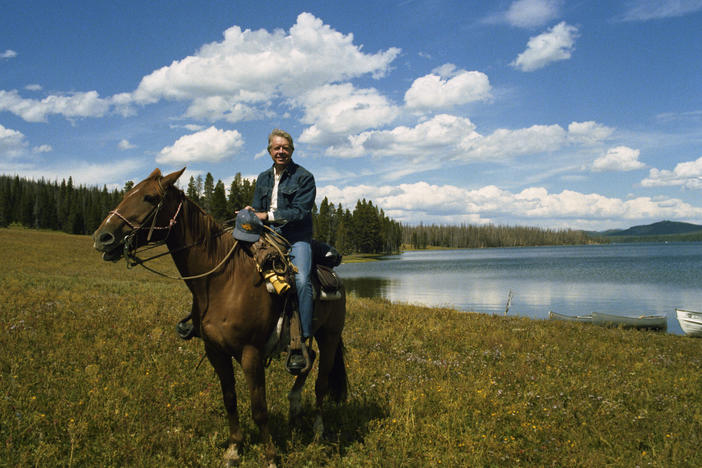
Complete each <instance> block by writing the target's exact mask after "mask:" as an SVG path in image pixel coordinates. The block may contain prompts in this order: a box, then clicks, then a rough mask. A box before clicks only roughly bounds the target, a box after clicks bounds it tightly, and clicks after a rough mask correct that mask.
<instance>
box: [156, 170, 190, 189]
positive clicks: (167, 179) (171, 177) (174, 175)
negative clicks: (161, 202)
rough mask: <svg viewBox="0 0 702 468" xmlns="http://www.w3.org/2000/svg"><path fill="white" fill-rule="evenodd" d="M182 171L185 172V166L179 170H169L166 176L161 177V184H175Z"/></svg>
mask: <svg viewBox="0 0 702 468" xmlns="http://www.w3.org/2000/svg"><path fill="white" fill-rule="evenodd" d="M183 172H185V168H183V169H181V170H179V171H175V172H171V173H170V174H168V175H167V176H164V177H163V179H161V184H162V185H163V186H164V187H168V186H170V185H173V184H175V181H176V180H178V177H180V176H181V175H182V174H183Z"/></svg>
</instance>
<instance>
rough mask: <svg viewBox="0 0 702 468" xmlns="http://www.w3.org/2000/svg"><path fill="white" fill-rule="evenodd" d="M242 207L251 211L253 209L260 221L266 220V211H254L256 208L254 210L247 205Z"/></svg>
mask: <svg viewBox="0 0 702 468" xmlns="http://www.w3.org/2000/svg"><path fill="white" fill-rule="evenodd" d="M244 209H245V210H251V211H253V212H254V214H255V215H256V217H257V218H258V219H260V220H261V221H268V212H265V211H264V212H263V213H260V212H258V211H256V210H254V209H253V208H252V207H251V206H247V207H245V208H244Z"/></svg>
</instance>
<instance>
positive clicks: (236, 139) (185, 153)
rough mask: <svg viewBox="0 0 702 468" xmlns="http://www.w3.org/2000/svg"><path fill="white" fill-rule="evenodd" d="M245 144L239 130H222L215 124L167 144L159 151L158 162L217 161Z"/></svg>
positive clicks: (235, 151)
mask: <svg viewBox="0 0 702 468" xmlns="http://www.w3.org/2000/svg"><path fill="white" fill-rule="evenodd" d="M243 144H244V139H243V138H242V136H241V134H240V133H239V132H238V131H236V130H220V129H218V128H215V127H214V126H213V127H210V128H207V129H205V130H202V131H200V132H197V133H192V134H190V135H184V136H182V137H180V138H178V140H176V142H175V143H174V144H173V145H172V146H166V147H165V148H163V149H162V150H161V151H160V152H159V153H158V156H156V162H158V163H167V164H173V163H186V164H187V163H192V162H196V161H208V162H217V161H221V160H222V159H224V158H227V157H230V156H233V155H235V154H236V153H237V152H238V151H239V150H240V149H241V147H242V145H243Z"/></svg>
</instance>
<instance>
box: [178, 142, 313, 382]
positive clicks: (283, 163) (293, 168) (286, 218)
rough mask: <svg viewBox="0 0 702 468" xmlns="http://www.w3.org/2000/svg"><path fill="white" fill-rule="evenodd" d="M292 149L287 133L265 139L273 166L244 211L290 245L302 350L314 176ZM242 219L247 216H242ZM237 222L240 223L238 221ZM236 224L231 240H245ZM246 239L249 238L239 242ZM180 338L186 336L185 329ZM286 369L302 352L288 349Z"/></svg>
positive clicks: (308, 316)
mask: <svg viewBox="0 0 702 468" xmlns="http://www.w3.org/2000/svg"><path fill="white" fill-rule="evenodd" d="M294 150H295V147H294V145H293V139H292V137H291V136H290V134H289V133H287V132H285V131H283V130H280V129H275V130H273V131H272V132H271V134H270V135H269V136H268V153H269V154H270V156H271V159H272V160H273V166H272V167H271V168H269V169H268V170H266V171H263V172H261V173H260V174H259V175H258V178H257V179H256V189H255V191H254V197H253V201H252V203H251V205H250V206H247V207H246V208H244V210H250V211H251V212H252V213H253V214H254V215H255V216H256V218H258V220H260V221H261V222H263V223H267V224H268V225H269V226H271V227H272V228H273V229H274V230H275V231H276V232H278V233H279V234H281V235H282V236H283V237H285V238H286V239H287V240H288V242H290V244H291V250H290V260H291V262H292V264H293V265H294V266H295V268H296V272H295V287H296V289H297V300H298V311H299V314H300V322H301V328H302V345H301V346H302V347H303V348H304V347H305V346H308V344H306V343H308V340H309V339H310V337H311V336H312V311H313V307H314V300H313V294H312V283H311V279H310V274H311V271H312V247H311V244H310V243H311V240H312V233H313V225H312V207H313V206H314V200H315V196H316V193H317V192H316V191H317V189H316V185H315V181H314V176H313V175H312V174H311V173H310V172H309V171H307V170H306V169H305V168H304V167H302V166H300V165H298V164H295V163H294V162H293V160H292V154H293V151H294ZM242 215H243V216H244V217H247V216H250V215H249V214H248V213H242ZM238 221H239V220H238ZM239 224H241V223H240V222H237V229H235V231H234V237H237V236H243V237H246V236H247V233H244V232H242V230H241V229H240V226H239ZM242 240H248V239H242ZM179 326H180V327H181V329H182V328H183V327H185V330H186V331H185V333H184V334H183V333H181V335H182V336H188V328H187V326H186V325H185V324H184V323H182V322H181V324H179ZM291 353H292V354H291V355H290V357H289V359H288V368H289V370H290V371H291V372H293V373H295V372H299V371H300V370H302V369H303V368H305V367H306V366H307V362H306V361H305V358H304V354H306V351H305V350H304V349H291Z"/></svg>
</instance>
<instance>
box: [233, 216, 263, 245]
mask: <svg viewBox="0 0 702 468" xmlns="http://www.w3.org/2000/svg"><path fill="white" fill-rule="evenodd" d="M262 232H263V223H262V222H261V220H260V219H258V216H256V213H254V212H253V211H251V210H241V211H239V213H237V215H236V226H235V227H234V238H235V239H238V240H240V241H244V242H256V241H257V240H258V238H259V237H261V233H262Z"/></svg>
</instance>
